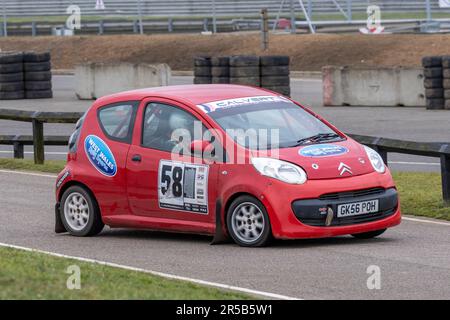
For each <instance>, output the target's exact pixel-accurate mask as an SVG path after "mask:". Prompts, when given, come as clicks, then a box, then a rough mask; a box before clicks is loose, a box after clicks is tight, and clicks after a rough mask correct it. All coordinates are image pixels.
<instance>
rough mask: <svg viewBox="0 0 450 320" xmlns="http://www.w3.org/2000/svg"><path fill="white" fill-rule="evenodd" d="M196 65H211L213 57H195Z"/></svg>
mask: <svg viewBox="0 0 450 320" xmlns="http://www.w3.org/2000/svg"><path fill="white" fill-rule="evenodd" d="M194 66H195V67H210V66H211V57H195V58H194Z"/></svg>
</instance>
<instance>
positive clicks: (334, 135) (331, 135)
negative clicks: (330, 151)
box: [296, 132, 340, 146]
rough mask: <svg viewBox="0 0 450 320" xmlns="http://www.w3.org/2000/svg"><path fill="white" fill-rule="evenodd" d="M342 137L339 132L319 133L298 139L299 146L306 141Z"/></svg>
mask: <svg viewBox="0 0 450 320" xmlns="http://www.w3.org/2000/svg"><path fill="white" fill-rule="evenodd" d="M336 138H340V135H338V134H337V133H334V132H333V133H318V134H316V135H313V136H311V137H308V138H302V139H300V140H298V141H297V144H296V145H297V146H299V145H302V144H305V143H306V142H320V141H328V140H332V139H336Z"/></svg>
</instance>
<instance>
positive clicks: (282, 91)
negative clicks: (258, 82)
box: [264, 86, 291, 97]
mask: <svg viewBox="0 0 450 320" xmlns="http://www.w3.org/2000/svg"><path fill="white" fill-rule="evenodd" d="M264 89H267V90H271V91H274V92H277V93H279V94H281V95H283V96H286V97H290V96H291V88H290V87H289V86H281V87H270V86H267V87H264Z"/></svg>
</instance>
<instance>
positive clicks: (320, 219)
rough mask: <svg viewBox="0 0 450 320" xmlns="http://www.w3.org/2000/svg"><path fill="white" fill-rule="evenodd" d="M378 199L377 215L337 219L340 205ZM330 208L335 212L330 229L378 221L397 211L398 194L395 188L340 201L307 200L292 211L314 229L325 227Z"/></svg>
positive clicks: (293, 207)
mask: <svg viewBox="0 0 450 320" xmlns="http://www.w3.org/2000/svg"><path fill="white" fill-rule="evenodd" d="M376 199H378V200H379V211H378V212H377V213H370V214H365V215H359V216H351V217H343V218H338V217H337V206H338V205H340V204H346V203H352V202H362V201H369V200H376ZM328 208H331V209H332V210H333V212H334V217H333V220H332V223H331V225H330V227H333V226H346V225H352V224H358V223H366V222H372V221H377V220H381V219H384V218H387V217H389V216H391V215H393V214H394V213H395V212H396V211H397V208H398V193H397V190H395V189H394V188H390V189H386V190H384V191H381V192H379V193H377V194H374V195H366V196H360V197H348V198H340V199H338V200H333V199H329V200H326V199H325V200H321V199H306V200H296V201H294V202H293V203H292V210H293V212H294V214H295V216H296V217H297V219H298V220H299V221H300V222H301V223H303V224H306V225H309V226H314V227H325V220H326V213H327V210H328Z"/></svg>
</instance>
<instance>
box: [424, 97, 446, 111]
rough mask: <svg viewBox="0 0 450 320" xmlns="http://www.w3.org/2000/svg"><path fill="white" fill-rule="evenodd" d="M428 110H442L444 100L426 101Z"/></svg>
mask: <svg viewBox="0 0 450 320" xmlns="http://www.w3.org/2000/svg"><path fill="white" fill-rule="evenodd" d="M426 105H427V109H428V110H442V109H444V107H445V100H444V99H427V102H426Z"/></svg>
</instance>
